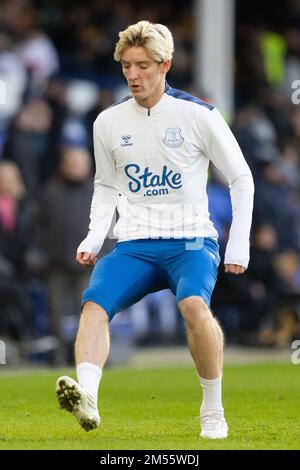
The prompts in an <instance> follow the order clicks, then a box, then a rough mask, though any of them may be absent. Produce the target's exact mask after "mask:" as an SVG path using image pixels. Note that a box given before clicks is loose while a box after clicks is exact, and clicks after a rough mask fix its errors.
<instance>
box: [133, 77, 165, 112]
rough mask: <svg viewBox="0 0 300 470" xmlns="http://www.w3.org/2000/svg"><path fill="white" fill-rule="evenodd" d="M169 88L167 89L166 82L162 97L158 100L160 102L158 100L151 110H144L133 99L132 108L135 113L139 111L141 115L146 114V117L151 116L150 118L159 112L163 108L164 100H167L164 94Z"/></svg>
mask: <svg viewBox="0 0 300 470" xmlns="http://www.w3.org/2000/svg"><path fill="white" fill-rule="evenodd" d="M169 88H170V87H169V85H168V84H167V82H166V84H165V91H164V93H163V95H162V97H161V98H160V100H159V101H158V102H157V103H156V104H155V105H154V106H152V108H149V109H148V108H144V107H143V106H141V105H139V104H138V103H137V102H136V101H135V99H134V98H133V106H134V108H135V109H136V110H137V111H139V112H140V113H143V114H145V115H147V114H148V115H151V116H152V115H153V114H156V113H158V112H160V111H161V110H162V109H163V108H164V104H165V102H166V100H167V99H168V96H167V93H166V92H167V90H168V89H169Z"/></svg>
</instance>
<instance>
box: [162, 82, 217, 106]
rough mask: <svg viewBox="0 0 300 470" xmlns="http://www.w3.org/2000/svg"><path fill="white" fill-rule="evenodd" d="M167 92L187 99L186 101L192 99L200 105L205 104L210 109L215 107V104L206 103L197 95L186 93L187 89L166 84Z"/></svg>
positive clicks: (181, 98) (175, 96)
mask: <svg viewBox="0 0 300 470" xmlns="http://www.w3.org/2000/svg"><path fill="white" fill-rule="evenodd" d="M165 92H166V93H167V95H170V96H173V97H174V98H178V99H180V100H185V101H192V102H193V103H197V104H199V105H200V106H204V107H205V108H207V109H210V110H212V109H214V106H212V105H211V104H208V103H206V102H205V101H202V100H200V99H199V98H196V96H193V95H190V94H189V93H186V92H185V91H182V90H177V89H176V88H172V87H170V86H169V85H167V84H166V89H165Z"/></svg>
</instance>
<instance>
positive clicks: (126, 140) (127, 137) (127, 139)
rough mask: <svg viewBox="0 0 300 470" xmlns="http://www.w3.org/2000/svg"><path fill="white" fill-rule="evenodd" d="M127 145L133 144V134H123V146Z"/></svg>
mask: <svg viewBox="0 0 300 470" xmlns="http://www.w3.org/2000/svg"><path fill="white" fill-rule="evenodd" d="M127 145H133V142H131V135H129V134H124V135H122V143H121V146H122V147H126V146H127Z"/></svg>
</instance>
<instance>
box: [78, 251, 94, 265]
mask: <svg viewBox="0 0 300 470" xmlns="http://www.w3.org/2000/svg"><path fill="white" fill-rule="evenodd" d="M76 261H77V262H78V263H79V264H82V265H83V266H94V265H95V264H96V261H97V256H96V255H93V253H88V252H87V251H84V252H82V253H77V255H76Z"/></svg>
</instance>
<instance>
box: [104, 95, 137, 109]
mask: <svg viewBox="0 0 300 470" xmlns="http://www.w3.org/2000/svg"><path fill="white" fill-rule="evenodd" d="M131 98H132V96H131V95H127V96H125V98H122V99H120V100H118V101H117V102H116V103H113V104H111V105H110V106H108V108H105V109H104V111H106V110H107V109H110V108H113V107H114V106H118V104H122V103H125V101H128V100H130V99H131Z"/></svg>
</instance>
